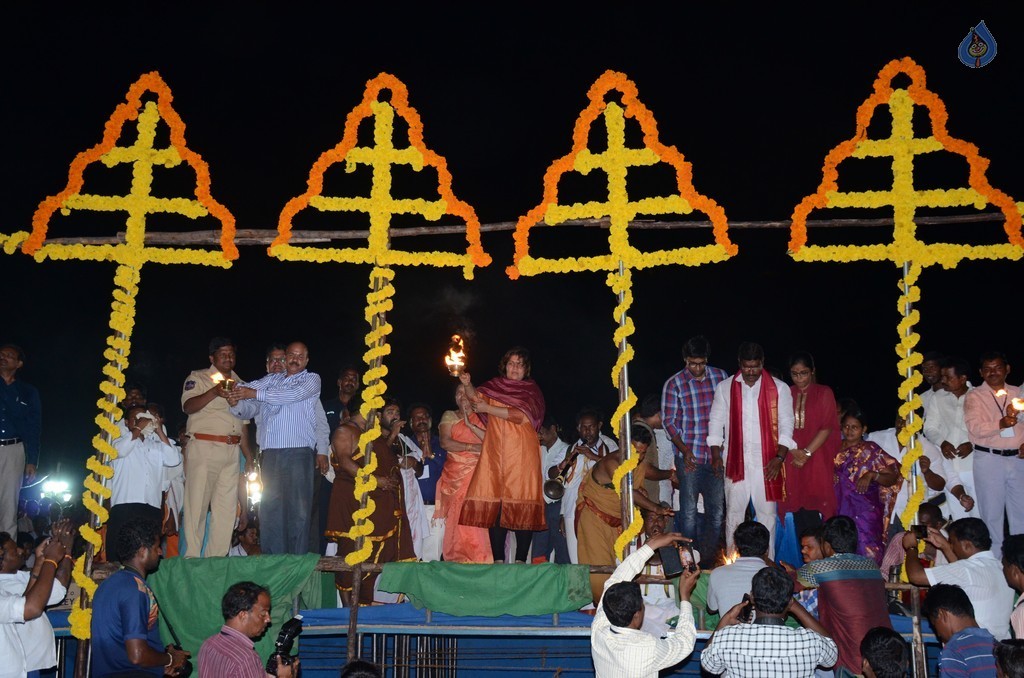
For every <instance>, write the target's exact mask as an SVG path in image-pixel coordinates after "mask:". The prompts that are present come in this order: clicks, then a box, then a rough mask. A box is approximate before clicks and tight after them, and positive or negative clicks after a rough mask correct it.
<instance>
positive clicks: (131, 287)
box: [68, 264, 140, 640]
mask: <svg viewBox="0 0 1024 678" xmlns="http://www.w3.org/2000/svg"><path fill="white" fill-rule="evenodd" d="M139 280H140V272H139V269H138V268H133V267H131V266H127V265H125V264H121V265H119V266H118V267H117V271H116V273H115V274H114V295H113V296H114V301H113V303H112V304H111V308H110V321H109V325H110V329H111V330H113V332H114V333H113V334H112V335H110V336H109V337H107V348H106V349H105V350H104V351H103V357H104V358H106V359H107V362H106V364H105V365H104V366H103V374H104V375H106V377H107V380H106V381H103V382H101V383H100V392H101V393H102V396H101V397H100V399H99V400H98V401H97V402H96V405H97V407H99V409H100V413H99V414H98V415H96V425H97V426H99V428H100V430H101V431H102V433H101V434H97V435H96V436H95V437H93V439H92V446H93V448H94V449H95V450H96V454H95V455H93V456H92V457H90V458H89V460H88V462H86V467H87V468H88V469H89V471H91V472H92V473H95V474H96V475H98V476H102V477H103V478H105V479H106V480H110V479H111V478H113V477H114V469H113V468H112V467H111V466H110V464H109V462H110V460H113V459H116V458H117V450H115V449H114V446H113V445H112V444H111V441H113V440H116V439H117V438H118V437H120V435H121V433H120V430H119V429H118V427H117V425H116V424H114V422H115V421H117V420H118V419H120V418H121V417H122V412H121V408H120V407H118V403H120V402H121V400H123V399H124V371H125V369H127V367H128V355H129V353H130V352H131V342H130V341H129V340H128V337H130V336H131V334H132V329H133V327H134V326H135V299H136V297H137V296H138V293H139ZM83 484H84V485H85V492H84V493H83V494H82V504H83V506H85V508H87V509H88V510H89V511H90V512H91V513H94V514H95V515H96V517H97V521H98V522H97V527H99V526H101V525H103V523H105V522H107V518H109V512H108V511H107V509H105V508H104V507H103V505H102V502H103V500H104V499H109V498H110V489H109V488H107V487H104V486H103V485H102V484H100V483H99V482H98V481H97V480H96V479H95V478H94V477H93V476H92V475H88V476H86V478H85V481H84V483H83ZM79 532H80V533H81V535H82V538H84V539H85V540H86V541H88V542H89V543H90V544H92V546H93V548H94V549H97V550H98V549H99V548H100V547H101V546H102V545H103V539H102V538H101V537H100V534H99V533H98V532H97V531H96V530H95V529H93V528H92V527H91V526H90V525H89V524H88V523H85V524H84V525H82V526H81V527H80V528H79ZM85 561H86V554H83V555H81V556H79V557H78V559H77V560H76V561H75V566H74V569H73V570H72V576H73V577H74V580H75V583H76V584H78V585H79V586H81V587H82V591H83V592H84V593H85V594H87V595H88V596H89V597H90V598H92V597H93V596H94V595H95V594H96V588H97V585H96V582H95V581H93V580H92V579H91V578H90V577H89V576H88V575H86V574H85V565H86V562H85ZM68 622H69V623H70V625H71V633H72V635H74V636H75V637H76V638H78V639H82V640H84V639H86V638H88V637H89V636H90V624H91V622H92V608H86V609H83V608H82V607H81V606H78V605H76V606H74V607H73V608H72V610H71V613H70V614H69V615H68Z"/></svg>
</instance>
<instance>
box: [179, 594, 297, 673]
mask: <svg viewBox="0 0 1024 678" xmlns="http://www.w3.org/2000/svg"><path fill="white" fill-rule="evenodd" d="M220 611H221V614H223V615H224V625H223V626H221V627H220V632H219V633H217V634H216V635H213V636H210V637H209V638H207V639H206V640H205V641H203V645H202V647H200V648H199V656H198V664H199V675H200V676H239V678H251V677H256V678H261V677H263V676H270V675H271V674H269V673H267V672H266V671H265V670H264V668H263V662H261V661H260V656H259V655H258V654H256V648H255V647H253V641H254V640H258V639H259V638H260V637H262V636H263V634H264V633H266V631H267V628H268V627H269V626H270V591H268V590H267V589H265V588H263V587H262V586H260V585H259V584H256V583H254V582H251V581H241V582H238V583H237V584H233V585H232V586H231V587H230V588H229V589H228V590H227V592H226V593H225V594H224V597H223V598H221V601H220ZM298 674H299V660H298V659H296V660H295V661H294V662H293V663H291V664H284V663H278V666H277V674H276V675H277V676H278V678H292V676H297V675H298Z"/></svg>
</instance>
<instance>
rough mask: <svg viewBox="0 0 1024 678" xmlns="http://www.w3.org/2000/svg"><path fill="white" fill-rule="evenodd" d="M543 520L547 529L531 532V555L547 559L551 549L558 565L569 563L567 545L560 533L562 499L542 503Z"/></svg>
mask: <svg viewBox="0 0 1024 678" xmlns="http://www.w3.org/2000/svg"><path fill="white" fill-rule="evenodd" d="M544 520H545V521H546V522H547V526H548V529H546V530H541V531H539V532H534V533H533V557H534V558H540V557H543V558H544V560H547V559H548V556H550V555H551V551H552V550H554V552H555V562H556V563H558V564H559V565H568V564H569V562H570V561H569V547H568V546H567V545H566V543H565V535H564V534H562V530H561V529H560V528H561V522H562V501H561V500H558V501H556V502H554V503H551V504H545V505H544Z"/></svg>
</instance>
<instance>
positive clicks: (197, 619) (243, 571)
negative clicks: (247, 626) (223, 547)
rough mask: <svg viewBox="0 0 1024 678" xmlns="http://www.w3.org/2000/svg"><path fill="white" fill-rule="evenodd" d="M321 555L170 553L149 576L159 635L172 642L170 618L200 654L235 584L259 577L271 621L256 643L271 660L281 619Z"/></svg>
mask: <svg viewBox="0 0 1024 678" xmlns="http://www.w3.org/2000/svg"><path fill="white" fill-rule="evenodd" d="M319 560H320V556H318V555H317V554H315V553H310V554H306V555H302V556H289V555H280V556H250V557H248V558H188V559H185V558H168V559H167V560H163V561H161V562H160V568H159V569H158V570H157V571H156V572H154V573H153V574H151V575H149V577H148V579H147V581H148V582H149V585H150V587H152V589H153V592H154V593H156V597H157V600H158V601H159V602H160V636H161V637H162V638H163V640H164V642H165V643H170V642H173V641H172V640H171V634H170V633H169V632H168V631H167V625H166V622H165V617H166V618H167V619H170V620H171V624H173V625H174V630H175V632H176V633H177V634H178V638H179V639H180V640H181V645H182V647H184V648H185V649H186V650H188V651H189V652H191V653H192V660H193V663H195V657H196V655H197V654H198V653H199V647H200V646H201V645H202V644H203V641H204V640H206V639H207V638H209V637H210V636H212V635H213V634H215V633H217V631H219V630H220V627H221V626H223V625H224V616H223V615H222V614H221V611H220V601H221V598H223V597H224V593H225V592H226V591H227V590H228V588H229V587H230V586H231V585H232V584H237V583H238V582H240V581H252V582H256V583H257V584H259V585H260V586H263V587H266V588H267V589H269V590H270V603H271V607H272V611H271V619H272V621H271V625H270V628H269V629H268V630H267V632H266V633H265V634H264V635H263V638H262V639H261V640H260V641H259V642H257V643H256V651H257V652H259V655H260V657H261V658H262V659H263V661H266V659H267V657H268V656H269V655H270V653H271V651H273V649H274V640H275V639H276V638H277V632H278V630H280V628H281V624H283V623H284V622H285V621H287V620H288V619H289V618H290V617H291V616H292V604H293V602H294V600H295V597H296V596H297V595H298V594H299V592H300V591H301V590H302V589H303V586H304V585H305V584H306V583H307V580H309V579H310V576H311V575H312V576H314V577H319V574H318V573H316V572H314V568H315V567H316V564H317V561H319Z"/></svg>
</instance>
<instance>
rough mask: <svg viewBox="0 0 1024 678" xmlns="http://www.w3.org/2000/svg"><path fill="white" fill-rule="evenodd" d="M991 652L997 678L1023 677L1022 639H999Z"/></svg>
mask: <svg viewBox="0 0 1024 678" xmlns="http://www.w3.org/2000/svg"><path fill="white" fill-rule="evenodd" d="M1004 548H1005V544H1004ZM993 654H995V656H996V675H997V676H999V678H1024V639H1021V638H1015V639H1013V640H1000V641H998V642H997V643H996V644H995V647H994V649H993Z"/></svg>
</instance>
